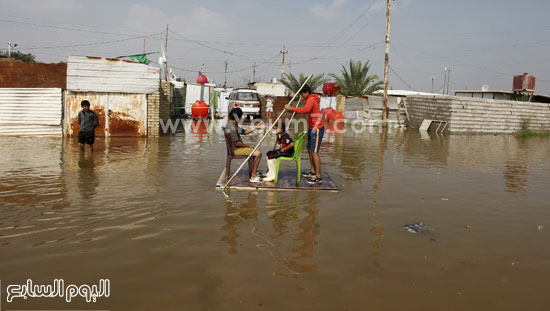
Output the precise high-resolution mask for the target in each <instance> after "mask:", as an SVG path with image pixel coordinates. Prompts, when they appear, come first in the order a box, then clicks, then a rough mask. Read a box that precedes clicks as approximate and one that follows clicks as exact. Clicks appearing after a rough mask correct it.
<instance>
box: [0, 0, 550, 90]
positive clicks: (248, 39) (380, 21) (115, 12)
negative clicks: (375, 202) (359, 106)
mask: <svg viewBox="0 0 550 311" xmlns="http://www.w3.org/2000/svg"><path fill="white" fill-rule="evenodd" d="M548 12H550V1H543V0H523V1H517V0H516V1H509V0H499V1H497V0H461V1H456V0H455V1H447V0H396V1H392V14H391V37H390V41H391V43H390V66H391V69H392V70H391V71H390V74H389V81H390V86H391V88H392V89H404V90H409V89H412V90H417V91H425V92H431V91H432V89H433V91H434V92H441V90H442V88H443V83H444V75H445V68H449V69H450V70H451V71H450V90H451V92H452V91H454V90H466V89H467V90H480V89H481V87H482V86H483V85H488V86H489V88H490V89H491V90H511V88H512V81H513V75H518V74H522V73H524V72H528V73H529V74H532V75H535V76H536V77H537V87H536V88H537V93H540V94H550V19H549V18H548V17H547V14H548ZM385 17H386V1H385V0H363V1H359V0H311V1H306V0H294V1H290V0H278V1H264V0H256V1H249V0H205V1H186V0H179V1H176V0H157V1H146V0H142V1H127V0H117V1H113V0H110V1H105V0H94V1H92V0H47V1H45V0H25V1H13V0H9V1H8V0H0V50H2V51H4V50H6V49H7V46H8V41H10V42H12V43H14V44H18V46H17V47H16V48H15V49H18V50H21V51H22V52H25V53H32V54H34V55H36V56H37V60H38V61H42V62H59V61H66V57H67V55H86V56H102V57H112V58H114V57H118V56H125V55H131V54H139V53H143V50H144V41H145V49H146V51H147V52H160V51H161V42H164V41H165V40H166V26H167V24H168V25H169V26H168V28H169V31H168V46H167V57H168V65H169V66H170V67H172V68H173V70H174V73H175V74H176V75H177V76H178V77H181V78H184V79H186V80H187V81H195V80H196V78H197V75H198V71H199V70H201V69H202V70H203V72H204V73H205V74H206V75H207V76H208V77H209V79H210V80H211V81H212V80H213V82H215V83H217V84H223V83H224V79H225V75H224V66H225V61H226V60H227V64H228V65H227V71H228V74H227V83H228V85H232V86H242V85H244V84H245V83H246V82H247V81H250V80H252V79H253V68H254V63H255V64H256V67H255V69H256V81H269V80H271V79H272V78H280V76H281V60H282V54H281V51H282V49H283V46H284V47H285V50H286V51H288V53H287V54H286V59H285V61H286V66H285V72H290V73H293V74H299V73H302V72H303V73H304V74H306V75H307V74H310V73H314V74H321V73H323V74H327V75H328V74H330V73H336V74H339V73H340V70H341V68H342V65H345V64H347V63H348V62H349V60H350V59H353V60H360V61H362V62H366V61H369V62H370V64H371V69H370V72H371V73H372V74H376V75H378V76H379V78H380V79H381V80H382V79H383V65H384V39H385V31H386V18H385ZM159 56H160V55H159V54H151V55H149V59H150V60H152V61H154V62H158V57H159ZM153 65H154V64H153ZM432 85H433V86H432Z"/></svg>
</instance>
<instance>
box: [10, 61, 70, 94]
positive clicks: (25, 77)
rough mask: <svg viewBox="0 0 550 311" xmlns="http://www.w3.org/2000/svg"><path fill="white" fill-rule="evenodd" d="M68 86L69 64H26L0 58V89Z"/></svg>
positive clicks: (63, 87)
mask: <svg viewBox="0 0 550 311" xmlns="http://www.w3.org/2000/svg"><path fill="white" fill-rule="evenodd" d="M66 85H67V64H66V63H58V64H45V63H24V62H22V61H19V60H15V59H12V58H0V88H61V89H65V87H66Z"/></svg>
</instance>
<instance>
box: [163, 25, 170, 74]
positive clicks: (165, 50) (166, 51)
mask: <svg viewBox="0 0 550 311" xmlns="http://www.w3.org/2000/svg"><path fill="white" fill-rule="evenodd" d="M164 52H165V53H167V54H168V24H166V43H165V44H164ZM164 67H165V68H164V73H165V76H166V81H168V80H169V79H168V56H166V62H164Z"/></svg>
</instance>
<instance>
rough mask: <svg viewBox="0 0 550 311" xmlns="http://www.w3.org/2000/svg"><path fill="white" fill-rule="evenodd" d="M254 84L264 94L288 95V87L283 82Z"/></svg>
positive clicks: (259, 92)
mask: <svg viewBox="0 0 550 311" xmlns="http://www.w3.org/2000/svg"><path fill="white" fill-rule="evenodd" d="M254 85H255V86H256V90H257V91H258V94H260V95H262V96H286V87H285V86H284V85H283V84H281V83H265V82H256V83H255V84H254Z"/></svg>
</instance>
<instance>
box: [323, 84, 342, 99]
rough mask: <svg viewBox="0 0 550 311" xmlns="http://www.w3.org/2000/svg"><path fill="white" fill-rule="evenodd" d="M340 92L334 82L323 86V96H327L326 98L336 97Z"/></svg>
mask: <svg viewBox="0 0 550 311" xmlns="http://www.w3.org/2000/svg"><path fill="white" fill-rule="evenodd" d="M339 90H340V87H339V86H337V85H336V83H334V82H327V83H325V84H323V94H325V96H334V95H336V93H338V91H339Z"/></svg>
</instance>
